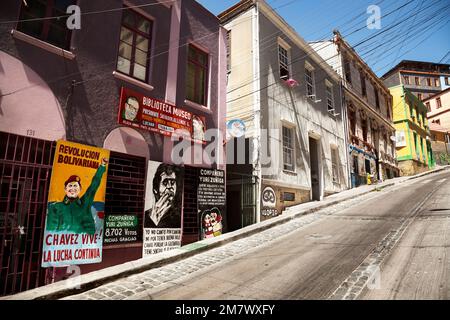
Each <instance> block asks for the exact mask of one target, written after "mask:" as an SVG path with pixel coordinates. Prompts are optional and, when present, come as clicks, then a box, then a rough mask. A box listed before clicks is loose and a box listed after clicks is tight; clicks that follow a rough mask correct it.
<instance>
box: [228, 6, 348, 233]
mask: <svg viewBox="0 0 450 320" xmlns="http://www.w3.org/2000/svg"><path fill="white" fill-rule="evenodd" d="M219 18H220V20H221V22H222V24H223V26H224V27H225V28H226V29H227V30H228V41H229V54H228V57H229V60H228V65H229V73H228V90H227V93H228V94H227V121H228V124H229V129H230V130H229V139H228V143H227V155H228V158H229V162H228V165H227V174H228V180H227V183H228V186H227V193H228V195H227V199H228V201H229V205H228V208H229V210H231V209H230V206H232V205H233V203H234V205H235V209H234V210H233V211H234V212H238V213H240V214H242V215H243V216H242V217H240V216H237V217H236V218H235V221H236V223H237V224H236V227H240V226H243V225H246V224H250V223H255V222H259V221H262V220H265V219H268V218H271V217H273V216H276V215H279V214H281V213H282V211H283V210H284V209H285V208H286V207H289V206H292V205H295V204H299V203H302V202H306V201H311V200H321V199H323V197H325V196H327V195H329V194H333V193H336V192H339V191H342V190H344V189H346V188H347V168H346V154H345V151H344V150H345V135H344V125H343V118H342V117H343V113H342V110H341V100H342V96H341V90H340V82H339V77H338V76H337V74H336V73H335V72H334V71H333V70H332V69H331V68H330V67H329V66H328V65H327V64H326V63H325V62H324V61H323V59H322V58H321V57H320V56H319V55H318V54H317V53H315V52H314V50H312V48H311V47H310V46H309V45H308V44H307V43H306V42H305V41H304V40H303V39H302V38H301V37H300V36H299V35H298V34H297V33H296V32H295V31H294V30H293V29H292V28H291V27H290V26H289V25H287V24H286V22H285V21H284V20H283V19H282V18H281V17H280V16H279V15H278V14H277V13H276V12H275V11H274V10H273V9H272V8H271V7H270V6H269V5H268V4H267V3H266V2H265V1H252V0H247V1H241V2H239V3H238V4H236V5H235V6H233V7H231V8H229V9H228V10H226V11H225V12H223V13H221V14H220V15H219ZM273 35H276V36H273ZM236 127H239V128H240V130H236V131H235V130H234V129H236ZM239 145H240V146H242V147H239ZM240 150H241V151H240ZM242 150H245V151H242ZM236 151H237V154H236ZM232 155H234V158H233V157H232ZM240 157H241V158H242V159H241V162H240V163H239V158H240ZM246 179H247V180H246ZM250 179H251V180H250ZM245 180H246V181H247V183H246V184H244V185H243V183H242V181H245ZM249 185H252V186H253V187H252V188H253V189H250V190H251V191H249V192H248V193H246V191H245V190H248V189H247V188H248V186H249ZM238 188H241V191H239V190H238ZM249 208H250V209H249Z"/></svg>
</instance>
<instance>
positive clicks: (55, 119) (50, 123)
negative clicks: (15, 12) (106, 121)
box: [0, 51, 66, 141]
mask: <svg viewBox="0 0 450 320" xmlns="http://www.w3.org/2000/svg"><path fill="white" fill-rule="evenodd" d="M22 88H24V89H22ZM0 95H5V96H2V97H0V131H4V132H9V133H14V134H18V135H23V136H26V135H28V136H32V137H34V138H38V139H44V140H50V141H53V140H58V139H63V138H65V136H66V130H65V123H64V117H63V113H62V111H61V107H60V105H59V102H58V101H57V99H56V97H55V96H54V94H53V92H52V90H51V89H50V88H49V87H48V85H47V84H46V83H45V82H44V80H42V78H41V77H39V75H38V74H37V73H36V72H34V71H33V70H32V69H30V68H29V67H27V66H26V65H24V64H23V63H22V62H21V61H19V60H18V59H16V58H14V57H12V56H10V55H9V54H7V53H5V52H2V51H0Z"/></svg>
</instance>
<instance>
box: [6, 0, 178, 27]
mask: <svg viewBox="0 0 450 320" xmlns="http://www.w3.org/2000/svg"><path fill="white" fill-rule="evenodd" d="M174 2H177V0H170V1H160V2H157V3H147V4H141V5H133V6H125V7H121V8H115V9H108V10H99V11H88V12H80V16H87V15H93V14H101V13H112V12H117V11H123V10H129V9H137V8H145V7H151V6H158V5H163V4H169V3H174ZM70 16H72V14H65V15H60V16H51V17H42V18H32V19H22V20H10V21H0V24H16V23H22V22H35V21H45V20H59V19H61V18H68V17H70Z"/></svg>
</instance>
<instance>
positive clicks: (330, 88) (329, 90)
mask: <svg viewBox="0 0 450 320" xmlns="http://www.w3.org/2000/svg"><path fill="white" fill-rule="evenodd" d="M325 87H326V92H327V109H328V112H330V113H331V114H333V113H334V95H333V86H332V85H331V84H329V83H326V84H325Z"/></svg>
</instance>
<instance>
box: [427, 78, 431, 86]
mask: <svg viewBox="0 0 450 320" xmlns="http://www.w3.org/2000/svg"><path fill="white" fill-rule="evenodd" d="M427 86H429V87H431V78H427Z"/></svg>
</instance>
